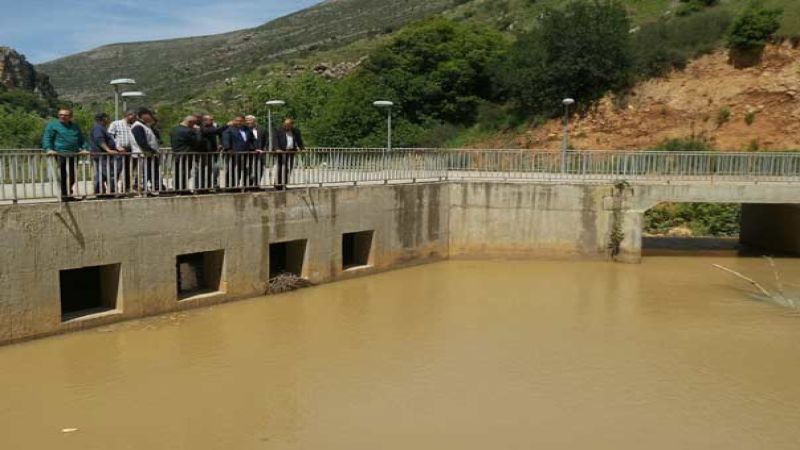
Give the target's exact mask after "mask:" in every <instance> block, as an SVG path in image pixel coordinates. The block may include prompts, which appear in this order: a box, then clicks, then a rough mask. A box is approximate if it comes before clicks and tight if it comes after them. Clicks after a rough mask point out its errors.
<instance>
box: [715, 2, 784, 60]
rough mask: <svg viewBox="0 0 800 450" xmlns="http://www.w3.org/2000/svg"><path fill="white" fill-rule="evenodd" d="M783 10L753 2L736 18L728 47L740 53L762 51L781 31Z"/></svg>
mask: <svg viewBox="0 0 800 450" xmlns="http://www.w3.org/2000/svg"><path fill="white" fill-rule="evenodd" d="M782 15H783V10H781V9H768V8H765V7H763V5H761V3H759V2H756V1H753V2H751V3H750V5H749V6H748V7H747V8H746V9H745V10H744V11H742V13H741V14H739V16H738V17H737V18H736V20H735V21H734V23H733V27H732V28H731V33H730V36H729V38H728V46H729V47H730V48H731V49H733V50H739V51H753V50H755V51H761V50H762V49H763V48H764V46H766V44H767V41H768V40H769V39H770V38H771V37H772V36H773V35H774V34H775V33H776V32H777V31H778V30H779V29H780V27H781V16H782Z"/></svg>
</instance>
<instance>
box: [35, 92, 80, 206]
mask: <svg viewBox="0 0 800 450" xmlns="http://www.w3.org/2000/svg"><path fill="white" fill-rule="evenodd" d="M42 148H43V149H44V151H45V152H47V154H48V155H49V156H54V157H58V174H59V175H60V177H59V185H60V188H61V200H62V201H68V200H71V199H72V196H73V191H72V186H73V185H75V180H76V174H77V172H78V155H79V154H87V153H88V151H87V145H86V141H85V140H84V139H83V134H82V133H81V128H80V127H79V126H78V124H77V123H75V122H73V121H72V110H71V109H69V108H62V109H60V110H59V111H58V119H53V120H51V121H50V123H48V124H47V127H46V128H45V130H44V134H43V135H42Z"/></svg>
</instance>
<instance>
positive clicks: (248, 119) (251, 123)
mask: <svg viewBox="0 0 800 450" xmlns="http://www.w3.org/2000/svg"><path fill="white" fill-rule="evenodd" d="M244 121H245V123H246V124H247V126H248V127H250V128H255V127H257V126H258V119H256V116H252V115H251V116H244Z"/></svg>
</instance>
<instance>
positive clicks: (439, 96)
mask: <svg viewBox="0 0 800 450" xmlns="http://www.w3.org/2000/svg"><path fill="white" fill-rule="evenodd" d="M508 46H509V44H508V42H507V40H506V38H504V37H503V36H502V35H501V34H500V33H498V32H497V31H495V30H492V29H490V28H488V27H485V26H481V25H476V24H468V23H458V22H454V21H451V20H446V19H442V18H436V19H431V20H427V21H424V22H421V23H419V24H417V25H412V26H410V27H408V28H407V29H405V30H404V31H401V32H400V33H399V34H398V36H397V37H396V38H395V39H394V40H393V41H392V42H391V43H389V44H388V45H387V46H385V47H383V48H380V49H378V50H376V51H375V52H374V53H373V54H372V55H370V56H369V58H368V59H367V60H366V61H365V62H364V64H363V65H362V66H361V68H360V69H359V70H358V71H357V72H356V73H354V74H352V75H350V76H349V77H347V78H345V79H344V80H341V81H340V82H338V83H337V84H336V85H335V86H334V87H333V89H332V92H331V93H330V95H329V97H328V98H327V102H326V103H325V105H324V107H323V108H322V109H321V111H320V112H319V115H318V117H317V119H315V122H314V124H315V126H314V131H315V134H316V135H317V141H316V142H317V143H319V144H321V145H327V146H368V147H380V146H384V145H385V142H386V111H385V110H380V109H377V108H375V107H373V106H372V102H373V101H375V100H391V101H392V102H394V103H395V106H394V108H393V109H392V112H393V116H394V137H393V142H394V144H395V145H396V146H397V147H402V146H416V145H419V144H420V143H430V138H431V132H430V131H431V130H433V129H435V128H437V127H438V126H440V125H442V124H445V123H448V124H455V125H471V124H473V123H474V122H475V119H476V117H477V114H478V109H479V106H480V105H481V104H482V103H483V102H485V99H488V98H490V97H491V95H492V93H493V89H492V81H493V80H492V69H491V68H492V66H493V65H495V64H496V63H497V61H499V60H500V58H501V57H502V55H503V54H504V53H505V51H506V49H507V48H508Z"/></svg>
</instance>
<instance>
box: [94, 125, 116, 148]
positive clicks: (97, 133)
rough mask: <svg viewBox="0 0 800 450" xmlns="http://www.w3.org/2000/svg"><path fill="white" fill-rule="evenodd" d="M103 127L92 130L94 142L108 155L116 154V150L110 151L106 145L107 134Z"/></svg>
mask: <svg viewBox="0 0 800 450" xmlns="http://www.w3.org/2000/svg"><path fill="white" fill-rule="evenodd" d="M105 133H106V132H105V130H104V129H103V127H94V128H92V136H91V138H92V142H93V143H94V145H96V146H97V147H99V148H101V149H103V151H104V152H106V153H116V152H115V151H114V150H112V149H110V148H109V147H108V145H107V144H106V134H105Z"/></svg>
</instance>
